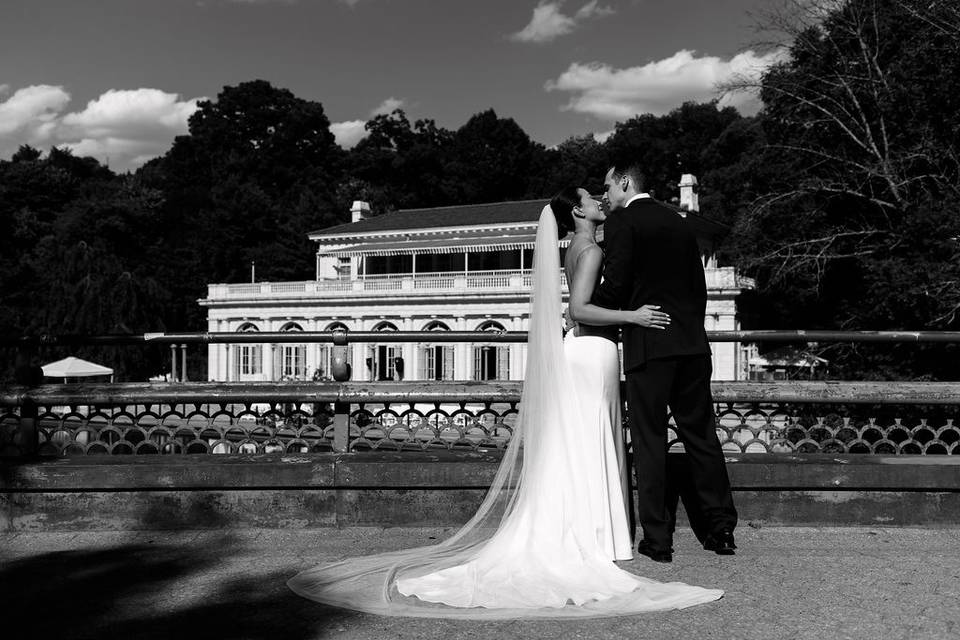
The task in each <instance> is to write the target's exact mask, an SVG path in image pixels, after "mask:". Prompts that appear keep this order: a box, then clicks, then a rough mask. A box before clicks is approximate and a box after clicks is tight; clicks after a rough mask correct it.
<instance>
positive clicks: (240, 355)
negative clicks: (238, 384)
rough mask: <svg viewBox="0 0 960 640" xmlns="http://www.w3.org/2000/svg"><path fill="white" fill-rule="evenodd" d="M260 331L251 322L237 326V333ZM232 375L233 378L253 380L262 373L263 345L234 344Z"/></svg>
mask: <svg viewBox="0 0 960 640" xmlns="http://www.w3.org/2000/svg"><path fill="white" fill-rule="evenodd" d="M258 331H260V329H259V328H257V325H255V324H253V323H252V322H244V323H243V324H242V325H240V326H239V327H238V328H237V333H254V332H258ZM233 353H234V358H233V362H234V366H233V377H234V379H235V380H241V381H242V380H255V379H259V377H260V376H261V375H262V374H263V345H262V344H238V345H234V348H233Z"/></svg>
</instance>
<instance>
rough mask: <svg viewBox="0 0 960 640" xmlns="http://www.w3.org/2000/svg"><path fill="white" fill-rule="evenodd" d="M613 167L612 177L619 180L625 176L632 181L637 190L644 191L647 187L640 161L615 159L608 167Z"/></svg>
mask: <svg viewBox="0 0 960 640" xmlns="http://www.w3.org/2000/svg"><path fill="white" fill-rule="evenodd" d="M610 168H611V169H613V179H614V180H619V179H620V178H622V177H624V176H627V177H628V178H630V181H631V182H633V186H635V187H636V188H637V191H644V190H645V189H646V188H647V176H646V175H644V173H643V169H641V168H640V163H639V162H637V161H635V160H617V161H614V163H613V165H612V166H611V167H610Z"/></svg>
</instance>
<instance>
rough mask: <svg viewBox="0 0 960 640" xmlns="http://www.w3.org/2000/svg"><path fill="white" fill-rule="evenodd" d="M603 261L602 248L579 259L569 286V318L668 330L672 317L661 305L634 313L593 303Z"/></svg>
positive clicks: (582, 254) (582, 255)
mask: <svg viewBox="0 0 960 640" xmlns="http://www.w3.org/2000/svg"><path fill="white" fill-rule="evenodd" d="M602 261H603V252H602V251H601V250H600V248H599V247H590V248H588V249H585V250H584V251H583V252H582V253H581V254H580V255H579V256H578V257H577V263H576V265H575V266H574V268H573V282H571V283H570V306H569V307H568V308H569V311H570V317H571V318H572V319H573V320H574V321H576V322H581V323H583V324H591V325H611V324H639V325H641V326H644V327H650V328H652V329H665V328H666V327H667V325H669V324H670V316H668V315H667V314H665V313H663V312H662V311H660V310H659V309H660V306H659V305H644V306H642V307H640V308H639V309H634V310H626V309H624V310H619V309H607V308H604V307H598V306H597V305H595V304H591V303H590V297H591V296H592V295H593V287H594V284H595V283H596V281H597V274H598V273H599V272H600V267H601V264H602Z"/></svg>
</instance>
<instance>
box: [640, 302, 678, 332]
mask: <svg viewBox="0 0 960 640" xmlns="http://www.w3.org/2000/svg"><path fill="white" fill-rule="evenodd" d="M630 316H631V317H630V322H631V324H638V325H640V326H641V327H647V328H648V329H661V330H662V329H666V328H667V327H668V326H670V315H669V314H667V313H665V312H663V311H660V305H658V304H645V305H643V306H642V307H640V308H639V309H634V310H633V311H632V312H630Z"/></svg>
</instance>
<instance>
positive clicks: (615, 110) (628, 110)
mask: <svg viewBox="0 0 960 640" xmlns="http://www.w3.org/2000/svg"><path fill="white" fill-rule="evenodd" d="M784 55H785V54H784V52H782V51H772V52H770V53H767V54H757V53H755V52H753V51H744V52H742V53H739V54H737V55H736V56H734V57H733V58H731V59H729V60H723V59H721V58H718V57H716V56H703V57H699V58H698V57H696V56H695V54H694V52H693V51H688V50H681V51H678V52H677V53H675V54H673V55H672V56H670V57H668V58H664V59H663V60H657V61H654V62H650V63H648V64H645V65H642V66H637V67H629V68H626V69H615V68H613V67H611V66H610V65H607V64H600V63H592V64H581V63H578V62H574V63H572V64H571V65H570V67H569V68H568V69H567V70H566V71H564V72H563V73H562V74H560V77H559V78H557V79H556V80H551V81H549V82H547V84H546V89H547V90H548V91H564V92H567V93H569V94H571V97H570V100H569V102H567V104H566V105H565V106H564V107H563V109H564V110H569V111H576V112H578V113H586V114H589V115H592V116H595V117H597V118H600V119H602V120H607V121H611V122H612V121H616V120H624V119H627V118H630V117H633V116H635V115H637V114H640V113H652V114H654V115H663V114H665V113H668V112H669V111H670V110H672V109H674V108H676V107H678V106H680V105H681V104H682V103H683V102H685V101H688V100H694V101H700V102H703V101H706V100H712V99H714V98H718V97H719V98H720V104H721V105H723V106H725V105H728V104H729V105H732V106H735V107H737V109H739V110H740V111H741V113H744V114H745V115H751V114H753V113H756V112H757V110H758V109H759V108H760V102H759V100H758V99H757V97H756V96H755V95H753V94H746V93H736V94H727V95H722V96H721V95H720V89H719V86H720V85H722V84H723V83H725V82H729V81H731V80H733V79H734V78H736V77H738V76H747V77H756V76H757V75H759V73H761V72H762V71H763V70H764V69H766V68H767V67H768V66H770V65H771V64H773V63H775V62H777V61H778V60H781V59H783V57H784Z"/></svg>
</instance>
